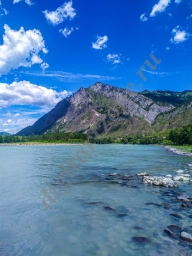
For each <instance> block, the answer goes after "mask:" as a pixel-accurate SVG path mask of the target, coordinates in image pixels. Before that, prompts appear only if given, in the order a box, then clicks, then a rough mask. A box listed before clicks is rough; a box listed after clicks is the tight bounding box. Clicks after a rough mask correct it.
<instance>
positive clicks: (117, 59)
mask: <svg viewBox="0 0 192 256" xmlns="http://www.w3.org/2000/svg"><path fill="white" fill-rule="evenodd" d="M107 60H108V61H109V62H112V63H113V64H118V63H120V62H121V60H120V56H119V55H118V54H115V53H113V54H108V55H107Z"/></svg>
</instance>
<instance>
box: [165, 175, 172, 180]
mask: <svg viewBox="0 0 192 256" xmlns="http://www.w3.org/2000/svg"><path fill="white" fill-rule="evenodd" d="M165 177H167V178H171V179H172V177H173V176H172V175H171V174H167V175H166V176H165Z"/></svg>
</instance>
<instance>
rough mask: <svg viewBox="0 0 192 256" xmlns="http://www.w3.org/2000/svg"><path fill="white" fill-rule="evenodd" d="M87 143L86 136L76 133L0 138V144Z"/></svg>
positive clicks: (6, 136)
mask: <svg viewBox="0 0 192 256" xmlns="http://www.w3.org/2000/svg"><path fill="white" fill-rule="evenodd" d="M87 141H88V135H87V134H83V133H77V132H69V133H55V134H54V133H50V134H43V135H35V134H32V135H30V136H24V135H23V136H15V135H5V136H4V135H3V136H0V143H24V142H39V143H41V142H43V143H84V142H87Z"/></svg>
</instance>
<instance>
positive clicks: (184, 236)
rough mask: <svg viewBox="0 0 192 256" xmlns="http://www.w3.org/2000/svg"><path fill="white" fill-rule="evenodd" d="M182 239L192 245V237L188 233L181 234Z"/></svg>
mask: <svg viewBox="0 0 192 256" xmlns="http://www.w3.org/2000/svg"><path fill="white" fill-rule="evenodd" d="M180 238H181V239H182V240H185V241H187V242H190V243H192V236H191V235H190V234H189V233H187V232H181V235H180Z"/></svg>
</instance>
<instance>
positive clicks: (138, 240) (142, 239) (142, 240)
mask: <svg viewBox="0 0 192 256" xmlns="http://www.w3.org/2000/svg"><path fill="white" fill-rule="evenodd" d="M132 240H133V241H134V242H136V243H147V242H149V239H148V238H147V237H144V236H135V237H132Z"/></svg>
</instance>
